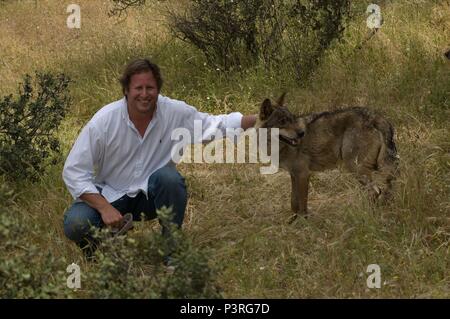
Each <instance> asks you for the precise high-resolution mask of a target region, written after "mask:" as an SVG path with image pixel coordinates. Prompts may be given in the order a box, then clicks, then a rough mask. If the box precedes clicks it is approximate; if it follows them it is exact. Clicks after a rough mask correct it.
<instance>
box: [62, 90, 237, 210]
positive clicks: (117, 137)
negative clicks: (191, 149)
mask: <svg viewBox="0 0 450 319" xmlns="http://www.w3.org/2000/svg"><path fill="white" fill-rule="evenodd" d="M241 118H242V114H241V113H238V112H234V113H230V114H228V115H210V114H207V113H202V112H199V111H197V110H196V109H195V108H194V107H192V106H190V105H188V104H186V103H185V102H183V101H177V100H173V99H170V98H168V97H165V96H162V95H159V96H158V101H157V107H156V111H155V113H154V115H153V118H152V120H151V121H150V124H149V125H148V127H147V130H146V131H145V134H144V137H142V136H141V135H140V134H139V132H138V130H137V129H136V127H135V126H134V124H133V123H132V122H131V120H130V117H129V115H128V110H127V101H126V99H125V97H124V98H122V99H121V100H118V101H116V102H113V103H111V104H108V105H106V106H104V107H103V108H101V109H100V110H99V111H98V112H97V113H96V114H95V115H94V116H93V117H92V119H91V120H90V121H89V122H88V123H87V124H86V126H85V127H84V128H83V129H82V131H81V133H80V135H79V136H78V138H77V140H76V141H75V144H74V145H73V147H72V150H71V151H70V153H69V155H68V157H67V159H66V162H65V165H64V170H63V179H64V182H65V183H66V186H67V188H68V190H69V192H70V193H71V195H72V196H73V198H74V199H76V200H77V201H80V199H79V197H80V196H81V195H82V194H84V193H97V194H98V193H99V191H98V190H97V187H96V186H98V187H100V188H101V189H102V195H103V196H104V197H105V198H106V200H107V201H108V202H113V201H115V200H117V199H119V198H121V197H122V196H123V195H125V194H127V195H128V196H130V197H134V196H136V195H137V194H138V193H139V191H142V192H144V194H145V195H146V196H148V195H147V188H148V179H149V177H150V175H151V174H152V173H153V172H155V171H156V170H158V169H159V168H161V167H164V166H166V165H168V164H170V163H173V162H172V160H171V149H172V147H173V146H174V144H175V143H176V142H177V141H172V139H171V132H172V131H173V130H174V129H176V128H185V129H187V130H189V132H190V133H191V134H192V136H193V135H194V134H193V129H194V121H195V120H201V121H202V130H203V136H202V139H203V140H204V141H205V140H209V138H210V137H211V133H212V132H215V131H217V130H220V132H222V134H223V136H225V135H226V129H227V128H233V129H236V128H240V127H241ZM196 142H201V141H196Z"/></svg>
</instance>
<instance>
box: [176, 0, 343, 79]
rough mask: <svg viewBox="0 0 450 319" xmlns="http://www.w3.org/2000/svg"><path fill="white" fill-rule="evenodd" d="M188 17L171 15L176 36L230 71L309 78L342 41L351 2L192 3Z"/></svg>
mask: <svg viewBox="0 0 450 319" xmlns="http://www.w3.org/2000/svg"><path fill="white" fill-rule="evenodd" d="M190 3H191V5H190V7H189V9H188V11H187V13H179V12H177V11H171V12H169V26H170V28H171V30H172V32H173V34H174V35H175V36H176V37H178V38H180V39H181V40H183V41H186V42H189V43H191V44H193V45H194V46H196V47H197V48H199V49H200V50H201V51H202V52H203V53H204V54H205V56H206V58H207V59H208V60H209V62H210V63H212V64H215V65H217V66H219V67H221V68H224V69H230V68H232V67H246V66H249V65H252V64H254V63H257V62H259V61H262V62H263V64H264V65H265V66H275V67H277V66H282V65H286V66H288V68H290V69H293V70H294V76H295V77H296V78H297V79H305V78H306V77H307V76H308V75H309V73H310V72H311V71H312V69H313V68H314V66H315V65H316V63H317V61H318V59H319V57H320V56H321V54H322V53H323V51H324V50H325V49H326V48H327V47H328V46H329V45H330V44H331V42H332V41H333V40H334V39H336V38H339V36H340V35H341V34H342V32H343V30H344V26H345V21H346V17H348V16H349V14H350V0H338V1H332V0H312V1H302V0H297V1H281V0H250V1H233V0H191V1H190Z"/></svg>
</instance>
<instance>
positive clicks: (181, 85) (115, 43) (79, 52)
mask: <svg viewBox="0 0 450 319" xmlns="http://www.w3.org/2000/svg"><path fill="white" fill-rule="evenodd" d="M72 2H74V1H56V0H45V1H44V0H42V1H6V2H4V3H2V2H0V30H1V35H0V37H1V39H0V75H1V76H0V96H3V95H6V94H9V93H12V92H15V91H16V89H17V87H18V83H19V82H20V81H21V79H22V76H23V75H24V74H25V73H33V72H34V70H51V71H63V72H65V73H67V74H68V75H70V76H71V77H72V78H73V80H74V83H73V84H72V86H71V93H72V97H73V106H72V109H71V110H70V115H69V116H68V117H67V118H66V120H65V121H64V123H63V125H62V127H61V129H60V132H59V137H60V141H61V143H62V145H63V153H64V155H66V154H67V153H68V152H69V150H70V147H71V145H72V143H73V142H74V140H75V138H76V136H77V134H78V132H79V130H80V129H81V127H82V126H83V125H84V123H86V121H87V120H88V119H89V118H90V117H91V116H92V115H93V113H94V112H95V111H96V110H98V109H99V108H100V107H102V106H103V105H105V104H107V103H109V102H111V101H113V100H116V99H118V98H120V96H121V90H120V86H119V83H118V80H117V78H118V76H119V74H120V72H121V70H122V68H123V66H124V65H125V64H126V63H127V61H128V60H129V59H130V58H132V57H138V56H146V57H150V58H152V59H153V60H155V61H156V62H157V63H158V64H160V65H161V68H162V71H163V75H164V78H165V86H164V88H163V92H162V93H163V94H164V95H168V96H170V97H174V98H178V99H182V100H185V101H186V102H188V103H189V104H191V105H194V106H196V107H197V108H198V109H199V110H201V111H206V112H211V113H214V114H220V113H226V112H231V111H239V112H242V113H244V114H251V113H256V112H257V111H258V109H259V105H260V103H261V102H262V101H263V99H264V98H266V97H271V98H276V97H277V96H278V95H279V94H280V93H281V92H282V91H283V90H287V91H288V97H287V102H288V105H290V106H291V108H292V109H293V110H295V111H296V112H297V113H306V112H309V111H323V110H331V109H335V108H337V107H341V106H350V105H363V106H369V107H372V108H374V109H376V110H379V111H380V112H382V113H384V114H386V116H387V117H388V118H389V119H390V120H391V121H392V123H393V124H394V126H395V128H396V141H397V147H398V150H399V155H400V170H401V175H400V177H399V179H398V180H397V183H396V187H395V196H394V198H393V199H392V201H391V202H390V203H389V204H388V205H386V206H383V207H373V206H371V205H370V204H369V202H368V200H367V198H366V196H365V194H364V192H363V191H362V190H361V189H360V188H359V186H358V183H357V181H356V180H355V179H354V178H353V177H352V176H351V175H349V174H346V173H343V172H340V171H328V172H323V173H318V174H316V175H314V177H313V178H312V185H311V188H310V202H309V205H310V208H311V209H312V211H313V212H314V214H313V215H312V216H311V217H310V218H308V219H306V220H303V219H299V220H297V221H296V222H295V223H293V224H287V220H288V218H289V217H290V214H291V213H290V205H289V203H290V182H289V176H288V175H287V173H285V172H280V173H278V174H276V175H268V176H263V175H261V174H260V173H259V169H258V168H259V167H258V166H257V165H254V164H251V165H250V164H247V165H244V164H208V165H207V164H188V163H184V164H180V165H179V169H180V171H181V172H182V173H183V175H185V176H186V180H187V183H188V187H189V193H190V199H189V203H188V208H187V212H186V219H185V223H184V228H183V229H184V232H185V233H186V234H187V236H188V237H189V238H191V239H192V241H193V243H194V244H195V245H197V246H198V247H201V248H206V249H209V251H210V253H211V257H210V261H211V264H212V265H213V266H216V267H218V268H220V270H221V271H220V273H219V277H218V282H219V284H220V286H221V288H222V289H223V296H224V297H227V298H311V297H318V298H322V297H326V298H335V297H337V298H399V297H403V298H420V297H424V298H430V297H431V298H438V297H439V298H448V297H449V296H450V271H449V269H450V257H449V256H450V255H449V253H450V251H449V250H450V247H449V241H450V214H449V212H450V201H449V198H450V132H449V125H448V122H449V120H450V61H449V60H446V59H445V58H444V56H443V52H444V50H445V49H446V48H448V47H449V46H450V32H449V31H450V2H449V1H431V0H427V1H406V0H401V1H380V2H379V3H380V4H381V8H382V14H383V18H384V25H383V26H382V28H381V29H380V31H379V32H378V33H377V34H376V35H375V36H374V37H373V38H372V39H371V40H369V41H368V42H367V43H365V44H364V45H363V46H362V48H360V49H358V48H357V46H358V45H359V44H360V43H362V42H363V40H364V38H365V37H366V35H367V33H368V29H367V27H366V22H365V19H366V16H365V12H364V10H365V7H366V6H367V5H368V4H369V3H371V1H361V8H362V12H361V14H360V15H357V16H356V17H355V19H354V21H353V22H352V23H351V24H350V25H349V27H348V28H347V30H346V32H345V34H344V37H343V39H342V41H341V42H340V43H335V44H333V45H332V47H331V48H330V49H329V50H328V51H327V52H326V54H325V56H324V58H323V60H322V61H321V63H320V65H319V67H318V68H317V70H316V71H315V72H314V74H313V75H312V77H311V78H310V80H309V81H308V83H296V82H295V80H294V79H293V78H291V77H289V76H283V75H280V72H273V74H272V73H270V72H268V71H265V70H264V69H263V68H261V67H258V66H257V67H254V68H252V69H249V70H247V71H246V72H243V73H231V74H227V73H224V72H223V71H221V70H217V69H215V68H211V67H210V66H208V65H207V64H206V60H205V58H204V57H203V56H202V54H201V52H199V51H197V50H196V49H195V48H192V47H190V46H188V45H187V44H185V43H182V42H180V41H179V40H176V39H174V38H173V37H171V35H170V33H169V32H168V30H167V28H166V25H165V19H164V15H163V14H162V13H163V10H164V6H165V5H170V3H171V2H170V1H169V2H157V1H154V2H153V1H151V2H150V3H149V4H148V5H147V6H146V7H145V8H140V9H138V10H130V11H129V12H128V15H127V16H126V17H122V18H121V19H119V18H113V17H108V9H109V8H110V7H111V4H110V2H109V1H100V0H96V1H90V0H89V1H88V0H77V1H76V2H77V3H78V4H79V5H80V7H81V14H82V22H81V23H82V25H81V29H79V30H71V29H68V28H67V27H66V19H67V16H68V13H66V8H67V6H68V5H69V4H70V3H72ZM167 3H169V4H167ZM62 166H63V163H59V164H58V165H56V166H54V167H51V169H49V170H48V172H47V173H46V174H45V175H44V176H42V178H41V180H40V181H39V182H37V183H29V182H26V181H25V182H18V183H17V184H16V185H13V187H14V189H15V193H16V196H15V197H14V200H13V202H14V206H15V207H16V209H17V210H18V211H20V212H21V214H22V215H23V217H24V218H25V219H26V220H27V221H28V222H29V223H32V224H36V225H37V227H38V230H39V231H36V232H32V233H29V234H26V237H25V238H24V240H26V241H29V242H34V243H36V244H37V245H39V246H40V247H43V248H45V250H48V251H51V252H52V253H53V254H54V256H56V258H58V257H61V256H64V257H65V258H66V259H68V260H70V261H73V262H76V263H78V264H79V265H80V266H81V267H82V269H84V271H89V268H90V267H91V265H90V264H88V263H86V262H85V261H84V259H83V257H82V255H81V253H80V252H79V250H78V249H77V248H76V247H75V246H74V245H73V244H71V243H70V242H69V241H68V240H67V239H66V238H65V237H64V234H63V231H62V216H63V213H64V211H65V209H67V208H68V207H69V205H70V204H71V201H72V199H71V197H70V195H69V193H68V191H67V190H66V188H65V185H64V183H63V181H62V178H61V171H62ZM148 227H151V228H152V229H154V230H155V231H158V227H159V226H158V225H157V223H156V222H148V223H144V224H141V225H138V227H137V229H136V232H141V231H143V229H144V228H148ZM131 236H133V235H131ZM369 264H378V265H379V266H380V267H381V276H382V287H381V288H380V289H368V288H367V285H366V279H367V276H368V275H369V274H368V273H366V269H367V266H368V265H369Z"/></svg>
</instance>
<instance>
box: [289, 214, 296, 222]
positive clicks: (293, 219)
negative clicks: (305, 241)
mask: <svg viewBox="0 0 450 319" xmlns="http://www.w3.org/2000/svg"><path fill="white" fill-rule="evenodd" d="M297 217H298V214H293V215H292V216H291V217H289V219H288V221H287V223H288V224H292V223H293V222H294V221H295V220H296V219H297Z"/></svg>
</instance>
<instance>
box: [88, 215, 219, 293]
mask: <svg viewBox="0 0 450 319" xmlns="http://www.w3.org/2000/svg"><path fill="white" fill-rule="evenodd" d="M170 215H171V212H170V210H167V209H162V210H161V211H158V216H159V218H160V220H161V222H162V223H163V224H164V225H166V227H168V229H169V232H168V235H167V236H162V235H161V234H160V233H159V232H154V231H150V232H145V233H139V234H137V235H135V236H134V237H131V236H127V237H125V236H121V237H114V238H113V237H110V236H109V235H108V231H107V230H102V231H100V232H97V234H96V236H97V237H98V238H99V239H100V241H101V245H100V247H99V249H98V250H97V251H96V254H95V258H96V263H95V264H94V265H93V268H92V269H91V271H90V272H88V273H86V275H85V278H83V279H82V281H83V282H85V283H86V285H87V287H86V288H85V289H86V293H87V295H88V296H89V297H92V298H220V297H221V294H220V292H219V288H218V287H217V285H216V283H215V275H216V270H214V269H213V268H211V267H210V266H209V265H208V256H207V253H206V252H204V251H202V250H200V249H198V248H195V247H194V246H193V245H192V243H191V242H190V240H189V239H188V238H187V237H186V236H185V234H184V233H183V232H182V231H180V230H178V229H177V228H176V227H175V226H174V225H172V224H170V223H169V222H168V220H170ZM168 254H170V255H171V258H172V259H171V263H170V265H172V266H173V267H174V270H173V271H168V268H167V267H166V266H164V264H163V259H164V256H166V255H168Z"/></svg>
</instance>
